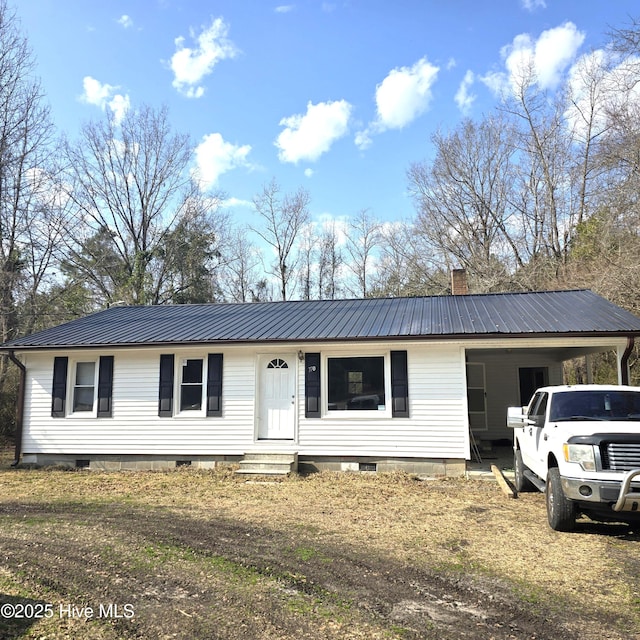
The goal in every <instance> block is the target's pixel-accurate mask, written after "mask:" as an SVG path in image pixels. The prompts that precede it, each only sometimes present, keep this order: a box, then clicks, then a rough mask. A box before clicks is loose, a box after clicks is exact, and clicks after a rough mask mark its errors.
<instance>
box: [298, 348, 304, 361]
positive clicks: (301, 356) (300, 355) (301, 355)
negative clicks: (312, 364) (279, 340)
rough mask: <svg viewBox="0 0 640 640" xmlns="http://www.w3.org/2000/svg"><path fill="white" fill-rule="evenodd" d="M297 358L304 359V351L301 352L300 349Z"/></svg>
mask: <svg viewBox="0 0 640 640" xmlns="http://www.w3.org/2000/svg"><path fill="white" fill-rule="evenodd" d="M298 360H300V362H302V361H303V360H304V353H302V349H300V351H298Z"/></svg>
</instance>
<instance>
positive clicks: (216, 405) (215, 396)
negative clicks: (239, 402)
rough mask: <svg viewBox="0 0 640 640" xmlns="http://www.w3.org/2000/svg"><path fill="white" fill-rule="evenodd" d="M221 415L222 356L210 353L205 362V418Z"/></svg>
mask: <svg viewBox="0 0 640 640" xmlns="http://www.w3.org/2000/svg"><path fill="white" fill-rule="evenodd" d="M221 415H222V354H221V353H210V354H209V358H208V362H207V416H221Z"/></svg>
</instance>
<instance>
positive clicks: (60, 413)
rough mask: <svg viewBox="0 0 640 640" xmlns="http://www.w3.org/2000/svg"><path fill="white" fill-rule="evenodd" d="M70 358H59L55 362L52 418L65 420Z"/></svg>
mask: <svg viewBox="0 0 640 640" xmlns="http://www.w3.org/2000/svg"><path fill="white" fill-rule="evenodd" d="M68 368H69V358H67V357H57V358H54V360H53V386H52V389H51V417H53V418H64V417H65V415H66V414H65V406H66V400H67V369H68Z"/></svg>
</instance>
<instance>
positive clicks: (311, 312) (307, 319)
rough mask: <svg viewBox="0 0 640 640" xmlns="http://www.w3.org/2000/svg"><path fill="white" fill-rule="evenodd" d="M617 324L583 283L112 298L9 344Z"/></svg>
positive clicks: (549, 331) (634, 329)
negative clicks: (526, 288)
mask: <svg viewBox="0 0 640 640" xmlns="http://www.w3.org/2000/svg"><path fill="white" fill-rule="evenodd" d="M610 334H615V335H626V336H629V335H640V318H638V317H636V316H634V315H633V314H631V313H629V312H627V311H625V310H624V309H622V308H620V307H617V306H616V305H614V304H612V303H611V302H608V301H607V300H605V299H604V298H602V297H600V296H598V295H596V294H594V293H593V292H591V291H587V290H576V291H543V292H533V293H499V294H482V295H462V296H434V297H424V298H367V299H364V300H310V301H304V300H302V301H289V302H263V303H253V304H205V305H170V306H169V305H167V306H147V307H112V308H110V309H106V310H105V311H100V312H97V313H94V314H91V315H89V316H86V317H84V318H80V319H78V320H73V321H72V322H68V323H66V324H63V325H60V326H57V327H53V328H51V329H46V330H44V331H40V332H38V333H34V334H32V335H30V336H26V337H24V338H18V339H16V340H12V341H10V342H8V343H6V344H4V345H2V348H3V349H16V350H21V349H31V348H34V349H35V348H57V347H93V346H106V345H110V346H116V345H120V346H134V345H152V344H158V345H159V344H191V343H193V344H197V343H236V342H296V341H300V342H316V341H337V340H347V341H354V340H374V339H411V338H438V337H459V338H472V337H483V336H486V337H500V336H505V337H507V336H554V335H555V336H563V335H585V336H588V335H594V336H602V335H610Z"/></svg>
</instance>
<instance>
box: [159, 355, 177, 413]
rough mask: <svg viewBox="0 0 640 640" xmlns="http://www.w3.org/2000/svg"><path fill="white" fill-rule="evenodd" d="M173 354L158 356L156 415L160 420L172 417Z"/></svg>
mask: <svg viewBox="0 0 640 640" xmlns="http://www.w3.org/2000/svg"><path fill="white" fill-rule="evenodd" d="M173 361H174V356H173V354H171V353H170V354H163V355H161V356H160V391H159V399H158V415H159V416H160V417H161V418H170V417H171V416H173Z"/></svg>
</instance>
